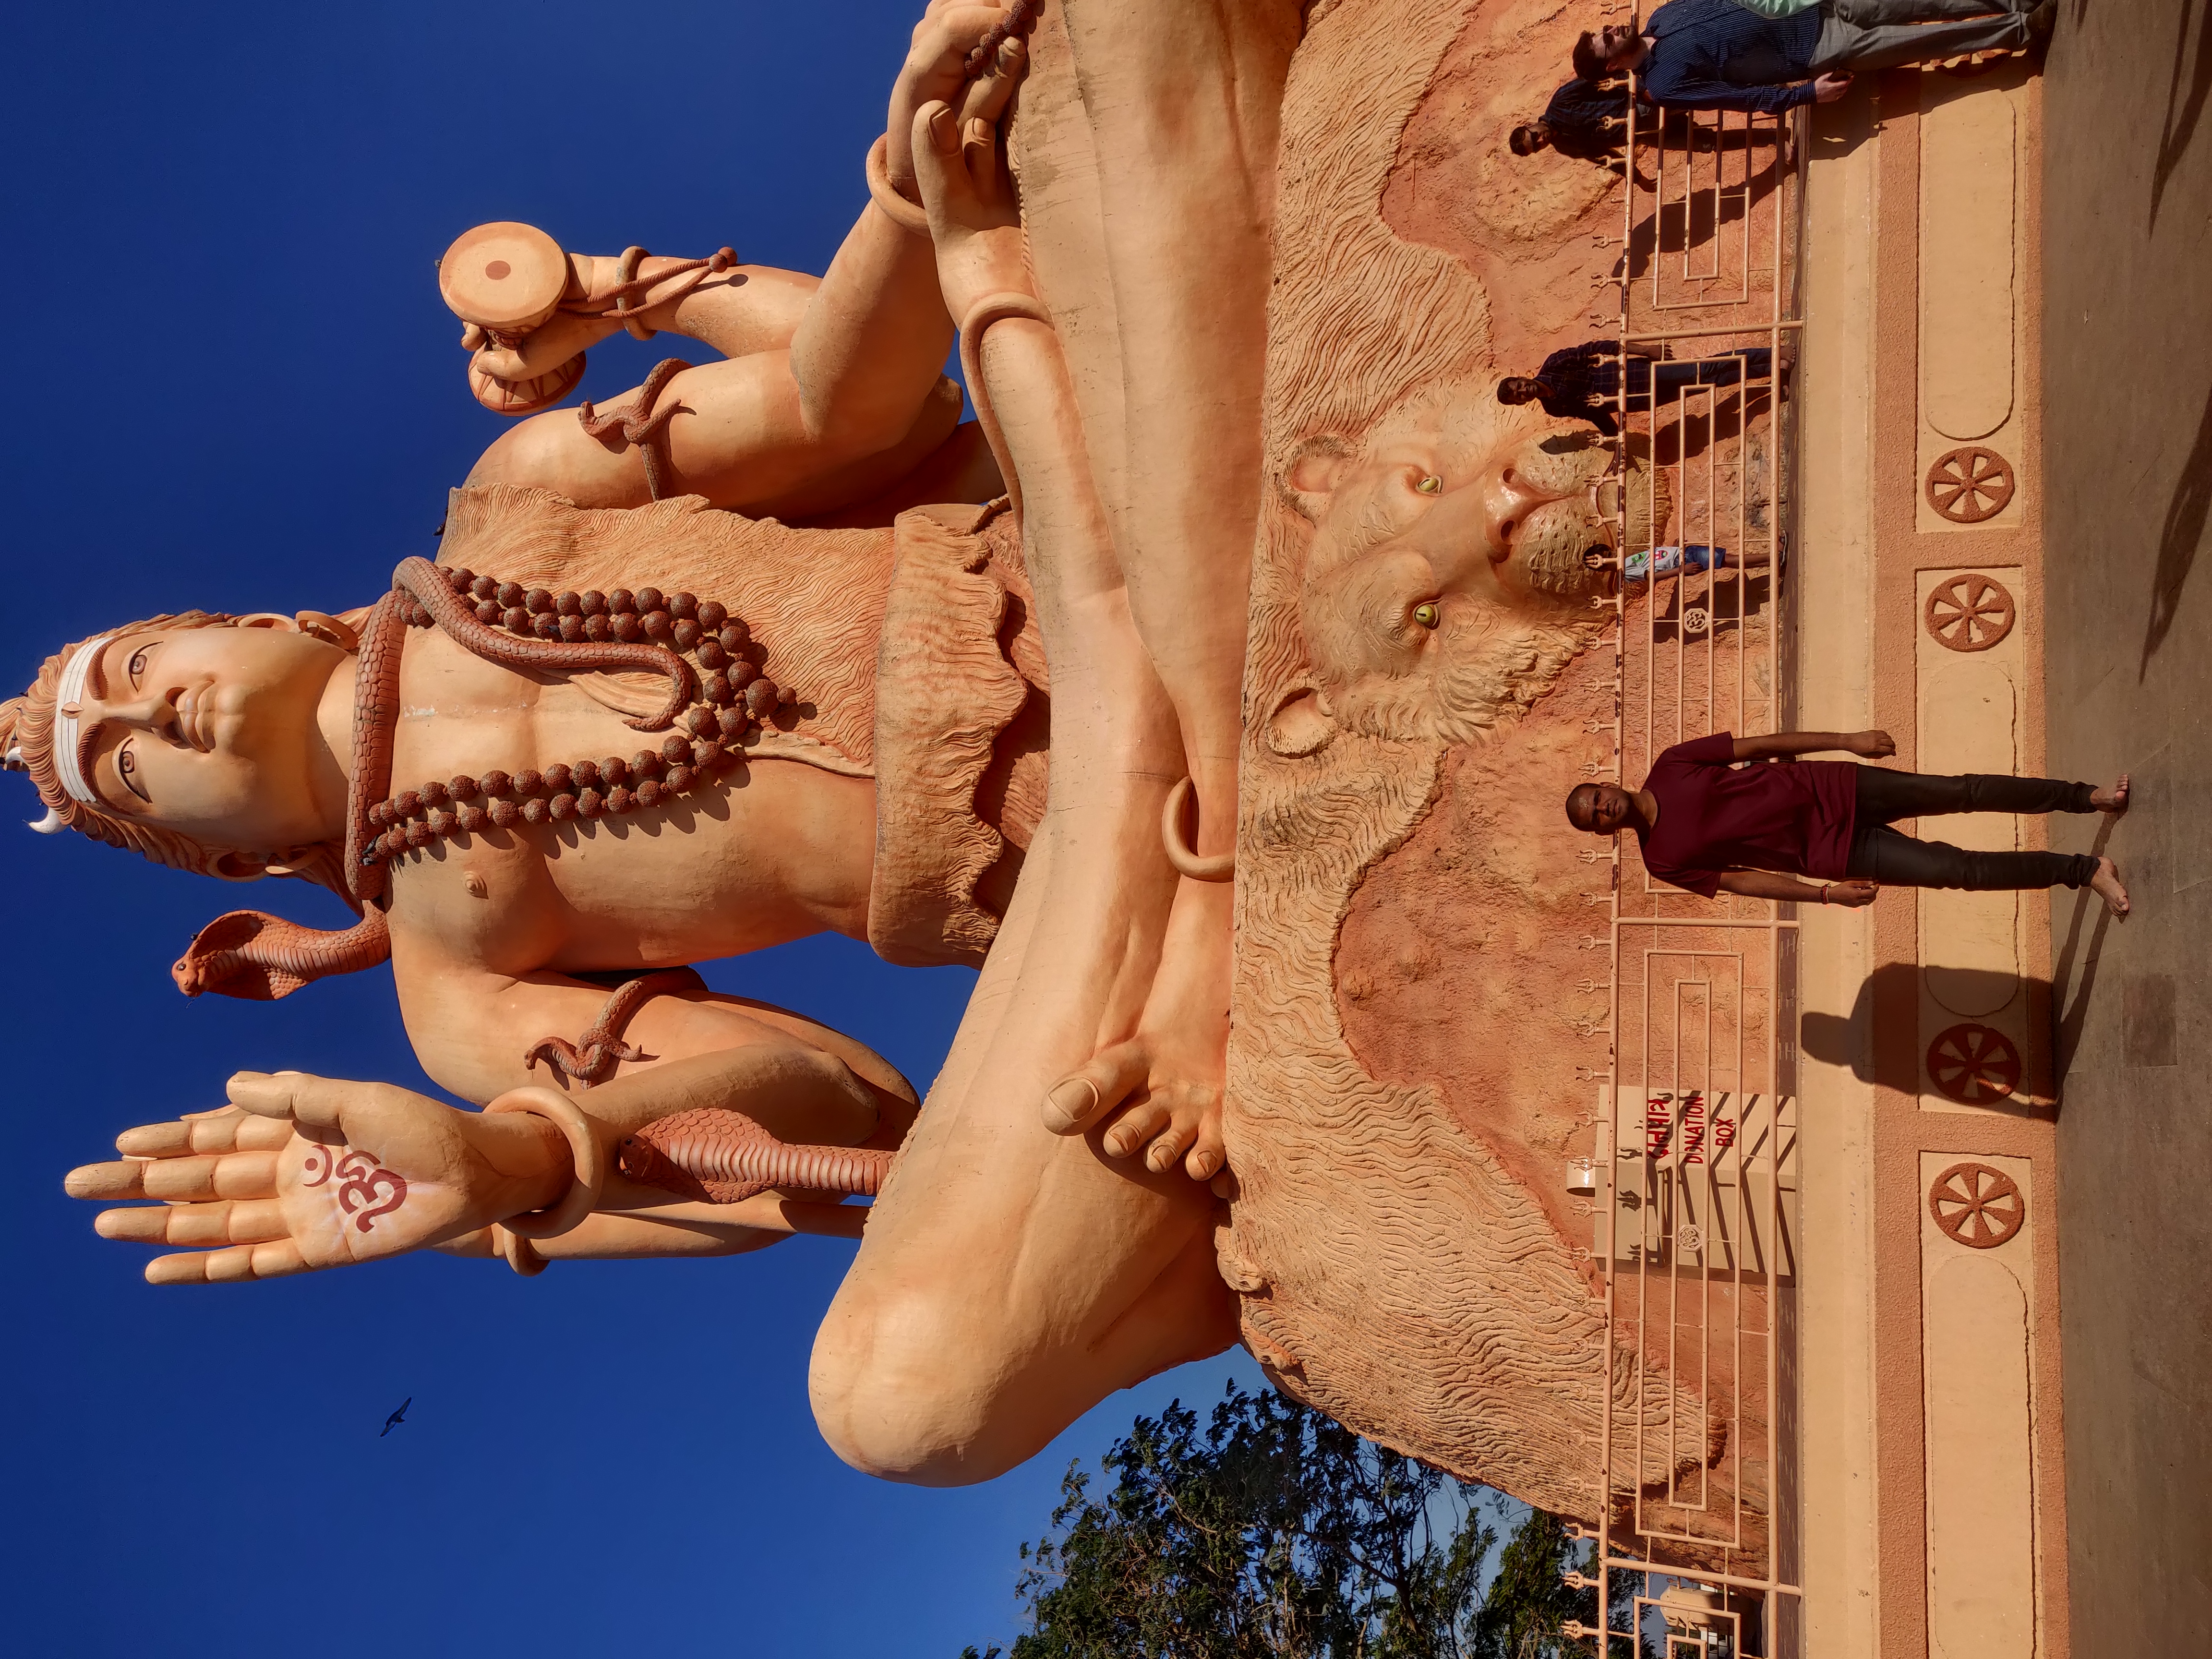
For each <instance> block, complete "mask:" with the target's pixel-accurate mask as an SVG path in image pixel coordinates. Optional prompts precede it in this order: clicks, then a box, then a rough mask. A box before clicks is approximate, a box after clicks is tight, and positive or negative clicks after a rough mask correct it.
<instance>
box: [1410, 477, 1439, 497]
mask: <svg viewBox="0 0 2212 1659" xmlns="http://www.w3.org/2000/svg"><path fill="white" fill-rule="evenodd" d="M1443 487H1444V481H1443V479H1442V478H1439V477H1437V475H1436V474H1435V473H1433V472H1431V473H1427V474H1425V475H1424V476H1423V477H1422V479H1421V481H1420V483H1417V484H1415V485H1414V486H1413V488H1414V489H1418V490H1419V491H1420V492H1421V494H1423V495H1435V494H1436V493H1437V491H1438V490H1440V489H1443Z"/></svg>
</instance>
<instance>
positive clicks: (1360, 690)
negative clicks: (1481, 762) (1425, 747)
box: [1330, 549, 1599, 744]
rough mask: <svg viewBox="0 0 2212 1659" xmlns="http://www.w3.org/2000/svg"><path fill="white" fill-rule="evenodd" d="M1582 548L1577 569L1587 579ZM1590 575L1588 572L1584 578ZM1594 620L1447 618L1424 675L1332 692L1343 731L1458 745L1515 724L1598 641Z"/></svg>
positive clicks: (1374, 677) (1507, 615)
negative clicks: (1510, 723) (1431, 662)
mask: <svg viewBox="0 0 2212 1659" xmlns="http://www.w3.org/2000/svg"><path fill="white" fill-rule="evenodd" d="M1579 558H1580V556H1579V549H1578V550H1577V564H1576V567H1575V568H1576V570H1577V573H1582V566H1581V563H1580V562H1579ZM1582 574H1586V573H1582ZM1598 626H1599V624H1597V623H1595V622H1590V623H1583V622H1568V621H1565V620H1564V619H1560V620H1550V621H1546V620H1541V619H1536V618H1531V617H1523V616H1519V615H1516V614H1513V613H1511V612H1504V611H1488V612H1477V613H1475V614H1473V615H1468V614H1465V613H1462V614H1461V615H1460V616H1459V617H1457V618H1452V617H1447V618H1446V620H1445V622H1444V624H1443V629H1442V630H1441V634H1440V637H1439V638H1438V639H1437V646H1436V649H1435V650H1434V652H1433V653H1431V659H1432V660H1433V662H1434V664H1435V666H1434V668H1433V670H1432V671H1431V672H1429V673H1427V674H1414V675H1407V676H1404V677H1391V676H1387V675H1383V674H1369V675H1365V676H1363V677H1362V678H1359V679H1357V680H1354V681H1352V682H1350V683H1349V684H1343V685H1341V686H1340V687H1333V688H1331V689H1330V698H1331V701H1332V702H1334V705H1335V708H1336V713H1337V715H1338V718H1339V719H1340V720H1341V721H1342V722H1343V724H1344V726H1345V727H1346V730H1349V731H1353V732H1361V733H1364V734H1365V735H1367V736H1370V737H1378V738H1395V739H1398V740H1400V741H1407V740H1411V741H1420V740H1423V739H1425V740H1428V741H1430V742H1435V743H1446V744H1458V743H1469V742H1473V741H1474V739H1476V738H1480V737H1481V736H1483V735H1485V734H1486V733H1487V732H1490V731H1492V730H1493V729H1494V728H1495V727H1497V726H1499V725H1501V724H1504V722H1506V721H1508V720H1517V719H1518V718H1519V717H1520V716H1521V715H1522V714H1525V713H1527V712H1528V709H1529V708H1531V707H1532V706H1533V705H1534V703H1535V702H1536V701H1537V699H1538V698H1540V697H1541V696H1543V695H1544V694H1545V693H1546V692H1547V691H1548V690H1551V689H1552V686H1553V684H1555V683H1556V682H1557V681H1558V679H1559V675H1560V673H1561V672H1562V671H1564V670H1565V667H1566V665H1567V664H1568V663H1569V662H1571V660H1573V659H1574V657H1575V655H1576V654H1577V653H1578V652H1580V651H1581V650H1582V649H1583V647H1585V646H1587V645H1588V644H1589V641H1590V640H1591V639H1592V638H1593V637H1594V636H1595V634H1596V632H1597V629H1598Z"/></svg>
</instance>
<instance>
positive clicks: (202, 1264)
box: [146, 1239, 307, 1285]
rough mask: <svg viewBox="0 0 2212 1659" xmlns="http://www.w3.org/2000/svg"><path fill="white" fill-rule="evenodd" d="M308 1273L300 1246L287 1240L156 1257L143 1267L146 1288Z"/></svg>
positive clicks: (238, 1281)
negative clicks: (149, 1286)
mask: <svg viewBox="0 0 2212 1659" xmlns="http://www.w3.org/2000/svg"><path fill="white" fill-rule="evenodd" d="M305 1272H307V1261H306V1259H305V1258H304V1257H302V1256H301V1254H300V1247H299V1246H298V1245H296V1244H295V1243H292V1241H291V1240H289V1239H282V1240H279V1241H278V1242H276V1243H273V1244H234V1245H232V1246H231V1247H230V1248H229V1249H222V1250H195V1251H193V1252H192V1253H191V1255H157V1256H155V1258H154V1259H153V1260H152V1261H149V1262H148V1263H147V1264H146V1282H147V1283H148V1284H149V1285H237V1284H242V1283H244V1282H245V1281H246V1280H247V1279H282V1278H283V1276H284V1275H285V1274H287V1273H305Z"/></svg>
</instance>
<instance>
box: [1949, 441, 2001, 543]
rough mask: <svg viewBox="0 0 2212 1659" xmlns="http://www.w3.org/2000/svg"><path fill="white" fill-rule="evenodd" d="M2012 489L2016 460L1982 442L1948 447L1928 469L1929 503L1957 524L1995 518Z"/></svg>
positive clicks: (1977, 522) (1975, 522) (1976, 522)
mask: <svg viewBox="0 0 2212 1659" xmlns="http://www.w3.org/2000/svg"><path fill="white" fill-rule="evenodd" d="M2012 492H2013V474H2012V463H2011V462H2010V461H2008V460H2007V459H2005V458H2004V457H2003V456H2002V455H2000V454H1998V453H1996V450H1994V449H1990V448H1988V447H1984V445H1981V444H1961V445H1960V447H1958V448H1956V449H1949V450H1946V451H1944V452H1943V453H1942V454H1941V455H1938V456H1937V457H1936V460H1935V463H1934V465H1931V466H1929V469H1928V505H1929V506H1930V507H1934V508H1935V509H1936V512H1938V513H1941V514H1942V516H1943V517H1945V518H1947V519H1948V520H1950V521H1951V522H1952V523H1953V524H1979V523H1981V521H1982V520H1984V519H1994V518H1995V517H1996V515H1997V514H1998V513H2002V512H2003V511H2004V510H2005V507H2006V506H2007V504H2008V503H2009V502H2010V501H2011V500H2012Z"/></svg>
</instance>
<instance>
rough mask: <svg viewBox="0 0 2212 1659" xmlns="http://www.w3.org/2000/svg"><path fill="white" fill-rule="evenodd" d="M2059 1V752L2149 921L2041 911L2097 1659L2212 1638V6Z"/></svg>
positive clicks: (2054, 93)
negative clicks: (2114, 820)
mask: <svg viewBox="0 0 2212 1659" xmlns="http://www.w3.org/2000/svg"><path fill="white" fill-rule="evenodd" d="M2062 4H2063V11H2062V18H2061V21H2060V24H2059V28H2058V33H2057V38H2056V40H2054V41H2053V42H2052V45H2051V53H2050V58H2049V60H2048V64H2047V67H2046V70H2045V83H2044V84H2045V97H2046V100H2047V101H2046V104H2045V125H2044V132H2045V162H2044V174H2045V220H2044V222H2045V246H2044V282H2045V304H2046V310H2045V321H2044V351H2045V397H2046V398H2047V400H2048V401H2047V418H2046V423H2045V452H2044V469H2045V476H2046V477H2047V479H2048V481H2049V500H2048V501H2047V503H2046V506H2045V513H2046V515H2047V517H2046V520H2045V529H2046V545H2047V546H2048V547H2049V549H2050V567H2049V576H2048V583H2047V597H2048V602H2049V607H2050V617H2049V618H2048V629H2047V631H2046V635H2045V639H2046V650H2047V652H2048V671H2049V678H2048V685H2049V699H2050V703H2049V714H2050V728H2049V729H2050V764H2051V771H2052V772H2054V773H2055V774H2057V775H2060V776H2063V777H2091V778H2098V779H2103V778H2106V777H2108V776H2110V775H2112V773H2114V772H2116V771H2118V770H2120V769H2123V768H2125V769H2130V770H2131V771H2132V772H2133V773H2134V775H2135V779H2136V793H2135V798H2134V805H2133V806H2132V808H2131V810H2130V811H2129V813H2128V815H2127V816H2126V817H2124V819H2122V820H2121V821H2120V822H2119V823H2118V825H2117V826H2116V827H2115V829H2114V830H2113V832H2112V836H2111V842H2110V847H2109V850H2110V851H2111V852H2112V855H2113V856H2114V857H2115V858H2116V859H2118V861H2119V863H2120V867H2121V872H2122V875H2123V877H2124V878H2125V879H2126V881H2127V882H2128V884H2129V885H2130V888H2131V890H2132V891H2133V894H2134V896H2135V900H2136V915H2134V916H2133V917H2132V918H2131V919H2130V920H2129V921H2127V922H2125V923H2124V924H2119V925H2112V926H2105V925H2100V923H2099V922H2098V921H2097V919H2096V915H2094V914H2093V910H2092V908H2091V907H2090V906H2089V905H2087V904H2079V905H2077V904H2070V903H2061V904H2057V905H2054V907H2053V916H2052V923H2051V932H2052V939H2051V953H2052V962H2053V966H2054V969H2056V976H2057V994H2056V997H2055V1002H2056V1006H2057V1018H2058V1022H2059V1032H2058V1055H2059V1060H2060V1064H2061V1066H2062V1067H2063V1071H2064V1085H2063V1088H2064V1094H2063V1100H2064V1106H2063V1114H2062V1116H2061V1120H2060V1123H2059V1129H2058V1149H2059V1158H2060V1176H2059V1180H2060V1197H2059V1203H2060V1212H2061V1215H2060V1221H2061V1225H2060V1233H2059V1237H2060V1240H2061V1243H2060V1246H2059V1249H2060V1253H2061V1295H2062V1298H2063V1309H2064V1311H2063V1330H2064V1344H2065V1363H2066V1447H2067V1489H2068V1508H2069V1516H2068V1527H2069V1555H2070V1559H2071V1577H2072V1604H2073V1618H2072V1623H2073V1631H2074V1644H2073V1650H2074V1653H2075V1656H2077V1659H2096V1656H2100V1655H2105V1654H2123V1653H2202V1652H2203V1651H2205V1650H2206V1644H2207V1642H2208V1641H2212V1638H2208V1637H2207V1635H2206V1632H2205V1627H2204V1623H2203V1619H2204V1610H2205V1608H2206V1607H2208V1606H2212V1193H2208V1191H2207V1185H2206V1183H2207V1180H2208V1177H2212V1087H2208V1086H2207V1068H2208V1067H2209V1066H2212V975H2207V973H2206V971H2205V970H2206V969H2207V968H2208V967H2212V856H2208V846H2207V843H2208V841H2212V836H2208V832H2207V823H2208V813H2212V549H2208V546H2207V534H2206V528H2207V526H2206V520H2207V513H2208V509H2212V108H2208V107H2207V106H2208V102H2212V0H2062ZM2054 822H2057V821H2054ZM2073 827H2075V828H2076V829H2077V830H2078V833H2077V834H2076V836H2075V838H2074V839H2073V840H2072V841H2070V842H2065V843H2063V845H2066V846H2069V848H2070V847H2074V846H2086V845H2087V844H2088V834H2087V828H2086V826H2082V825H2075V826H2073ZM2061 896H2062V897H2063V895H2061ZM2084 897H2085V898H2086V895H2085V896H2084Z"/></svg>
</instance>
